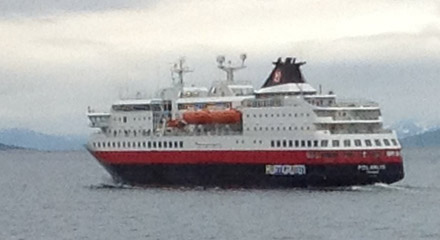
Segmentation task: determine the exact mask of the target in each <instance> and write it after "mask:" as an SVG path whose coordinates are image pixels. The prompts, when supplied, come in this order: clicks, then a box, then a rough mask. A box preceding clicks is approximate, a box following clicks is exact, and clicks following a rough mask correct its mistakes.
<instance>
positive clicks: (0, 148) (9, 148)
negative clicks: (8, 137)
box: [0, 143, 22, 151]
mask: <svg viewBox="0 0 440 240" xmlns="http://www.w3.org/2000/svg"><path fill="white" fill-rule="evenodd" d="M13 149H22V148H20V147H16V146H10V145H6V144H2V143H0V151H3V150H13Z"/></svg>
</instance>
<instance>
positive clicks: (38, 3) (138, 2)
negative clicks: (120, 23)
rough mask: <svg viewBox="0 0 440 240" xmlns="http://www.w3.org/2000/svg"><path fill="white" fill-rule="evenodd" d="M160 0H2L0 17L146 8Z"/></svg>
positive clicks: (0, 2)
mask: <svg viewBox="0 0 440 240" xmlns="http://www.w3.org/2000/svg"><path fill="white" fill-rule="evenodd" d="M158 2H159V0H124V1H121V0H99V1H91V0H75V1H71V0H5V1H0V17H3V18H11V17H12V18H13V17H41V16H46V15H52V14H64V13H69V12H90V11H92V12H93V11H105V10H114V9H133V8H145V7H151V6H154V5H156V3H158Z"/></svg>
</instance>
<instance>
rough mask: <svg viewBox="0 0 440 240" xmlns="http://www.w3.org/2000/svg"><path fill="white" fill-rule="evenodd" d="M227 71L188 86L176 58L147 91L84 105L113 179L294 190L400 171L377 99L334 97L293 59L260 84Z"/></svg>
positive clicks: (375, 179)
mask: <svg viewBox="0 0 440 240" xmlns="http://www.w3.org/2000/svg"><path fill="white" fill-rule="evenodd" d="M246 57H247V56H246V55H245V54H242V55H240V59H241V61H240V62H238V63H236V64H235V65H234V64H232V63H231V61H228V62H226V60H225V57H224V56H219V57H218V58H217V67H218V68H219V69H220V70H222V71H224V72H225V73H226V78H225V79H224V80H221V81H214V82H213V83H212V85H211V87H209V88H208V87H200V86H193V85H191V86H186V84H185V82H184V78H183V77H184V74H185V73H188V72H191V71H192V70H191V69H189V68H188V67H187V66H186V65H185V62H184V59H180V60H179V61H178V62H177V63H176V64H175V65H174V66H173V67H172V69H171V70H172V75H173V76H174V77H173V78H172V79H173V84H170V87H167V88H164V89H162V90H160V91H159V92H158V93H157V95H156V97H155V98H148V99H147V98H139V97H137V98H131V99H120V100H118V101H116V102H115V103H114V104H113V105H112V106H111V107H110V110H109V111H96V110H92V109H91V108H89V109H88V112H87V116H88V119H89V120H90V121H89V122H90V123H89V124H90V127H92V128H95V129H96V131H95V132H94V133H93V134H91V136H90V139H89V141H88V143H87V144H86V148H87V150H88V151H89V152H90V153H91V154H92V155H93V156H94V157H95V158H96V159H97V160H98V162H99V163H100V164H101V165H102V166H103V167H104V168H105V169H106V170H107V171H108V173H109V174H110V175H111V176H112V178H113V180H114V181H115V182H117V183H122V184H128V185H135V186H146V187H149V186H150V187H156V186H159V187H220V188H295V187H315V186H316V187H332V186H351V185H365V184H374V183H386V184H391V183H394V182H397V181H399V180H401V179H403V177H404V169H403V160H402V156H401V145H400V143H399V141H398V139H397V136H396V133H395V132H394V131H392V130H389V129H386V128H384V127H383V120H382V115H381V110H380V107H379V105H378V104H377V103H376V102H373V101H368V100H347V99H342V98H338V97H337V96H336V94H335V93H334V92H332V91H329V92H327V93H323V92H322V88H321V86H320V87H319V90H317V89H315V88H314V87H313V86H311V85H310V84H309V83H307V82H306V81H305V78H304V76H303V73H302V71H301V67H302V66H303V65H304V64H305V62H300V61H297V59H296V58H293V57H286V58H284V59H282V58H278V59H277V60H276V61H274V62H273V65H274V67H273V70H272V71H271V72H270V73H269V76H268V77H267V78H263V80H265V81H264V82H263V84H262V86H261V88H259V89H254V87H253V84H252V82H242V81H236V80H235V79H234V73H235V72H236V71H238V70H241V69H244V68H245V67H246V65H245V60H246Z"/></svg>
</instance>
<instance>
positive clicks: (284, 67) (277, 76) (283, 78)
mask: <svg viewBox="0 0 440 240" xmlns="http://www.w3.org/2000/svg"><path fill="white" fill-rule="evenodd" d="M295 61H296V59H295V58H290V57H288V58H286V60H285V61H284V62H283V61H282V60H281V58H278V60H277V61H276V62H273V64H274V65H275V67H274V69H273V70H272V72H271V73H270V75H269V78H267V80H266V82H265V83H264V84H263V86H262V88H265V87H270V86H275V85H280V84H286V83H305V80H304V77H303V75H302V73H301V70H300V69H299V68H300V66H301V65H304V64H306V63H305V62H295Z"/></svg>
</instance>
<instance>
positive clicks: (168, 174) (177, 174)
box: [103, 163, 404, 188]
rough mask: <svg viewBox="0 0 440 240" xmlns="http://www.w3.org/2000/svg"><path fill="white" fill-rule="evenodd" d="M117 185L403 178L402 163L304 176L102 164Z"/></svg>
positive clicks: (249, 169) (310, 168) (271, 184)
mask: <svg viewBox="0 0 440 240" xmlns="http://www.w3.org/2000/svg"><path fill="white" fill-rule="evenodd" d="M103 165H104V167H105V168H106V169H107V170H108V172H109V173H110V174H111V175H112V176H113V178H114V179H115V180H116V181H117V182H121V183H125V184H130V185H140V186H189V187H194V186H204V187H226V188H229V187H246V188H247V187H250V188H279V187H282V188H286V187H307V186H348V185H365V184H373V183H376V182H382V183H388V184H390V183H394V182H397V181H399V180H401V179H402V178H403V177H404V172H403V165H402V164H401V163H389V164H383V165H356V164H351V165H304V166H305V169H306V171H305V172H303V173H301V172H300V173H291V174H289V173H287V174H285V173H277V174H270V173H268V172H267V166H266V165H264V164H206V165H199V164H179V165H175V164H149V165H140V164H133V165H117V164H103Z"/></svg>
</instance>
